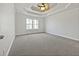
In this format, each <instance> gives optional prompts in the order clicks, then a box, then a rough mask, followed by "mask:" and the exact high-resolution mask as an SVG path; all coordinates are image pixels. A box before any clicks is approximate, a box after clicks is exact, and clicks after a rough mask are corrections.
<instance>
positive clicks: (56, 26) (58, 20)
mask: <svg viewBox="0 0 79 59" xmlns="http://www.w3.org/2000/svg"><path fill="white" fill-rule="evenodd" d="M46 32H47V33H50V34H55V35H59V36H63V37H67V38H71V39H75V40H79V8H73V9H67V10H64V11H62V12H60V13H56V14H53V15H51V16H49V17H48V18H47V20H46Z"/></svg>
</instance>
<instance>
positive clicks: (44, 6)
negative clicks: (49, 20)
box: [37, 3, 49, 12]
mask: <svg viewBox="0 0 79 59" xmlns="http://www.w3.org/2000/svg"><path fill="white" fill-rule="evenodd" d="M37 6H38V7H39V9H40V11H42V12H44V11H47V10H48V9H49V5H48V4H47V3H39V4H38V5H37Z"/></svg>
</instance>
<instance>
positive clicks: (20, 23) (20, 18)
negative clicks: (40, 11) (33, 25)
mask: <svg viewBox="0 0 79 59" xmlns="http://www.w3.org/2000/svg"><path fill="white" fill-rule="evenodd" d="M26 18H30V19H38V20H39V21H40V28H39V30H30V31H29V30H28V31H27V30H26ZM44 25H45V23H44V19H43V18H40V17H34V16H28V15H25V14H22V13H18V12H16V35H22V34H28V33H38V32H45V28H44V27H45V26H44Z"/></svg>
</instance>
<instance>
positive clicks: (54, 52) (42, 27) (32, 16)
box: [0, 3, 79, 56]
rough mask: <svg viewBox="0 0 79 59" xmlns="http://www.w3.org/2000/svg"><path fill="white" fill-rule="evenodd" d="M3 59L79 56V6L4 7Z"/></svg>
mask: <svg viewBox="0 0 79 59" xmlns="http://www.w3.org/2000/svg"><path fill="white" fill-rule="evenodd" d="M0 55H1V56H79V3H2V4H1V3H0Z"/></svg>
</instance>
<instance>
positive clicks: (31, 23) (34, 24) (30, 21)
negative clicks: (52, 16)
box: [26, 18, 39, 30]
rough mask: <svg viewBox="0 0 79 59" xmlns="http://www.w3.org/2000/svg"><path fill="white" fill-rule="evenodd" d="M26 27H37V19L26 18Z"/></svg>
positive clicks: (28, 28)
mask: <svg viewBox="0 0 79 59" xmlns="http://www.w3.org/2000/svg"><path fill="white" fill-rule="evenodd" d="M26 29H27V30H31V29H39V21H38V20H37V19H28V18H27V19H26Z"/></svg>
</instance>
